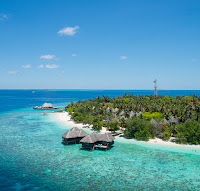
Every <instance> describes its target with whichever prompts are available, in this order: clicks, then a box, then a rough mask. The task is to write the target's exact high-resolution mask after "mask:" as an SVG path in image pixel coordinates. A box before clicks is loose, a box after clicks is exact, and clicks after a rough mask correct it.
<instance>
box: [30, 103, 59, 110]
mask: <svg viewBox="0 0 200 191" xmlns="http://www.w3.org/2000/svg"><path fill="white" fill-rule="evenodd" d="M33 109H58V107H54V106H53V105H52V104H51V103H44V104H43V105H42V106H35V107H34V108H33Z"/></svg>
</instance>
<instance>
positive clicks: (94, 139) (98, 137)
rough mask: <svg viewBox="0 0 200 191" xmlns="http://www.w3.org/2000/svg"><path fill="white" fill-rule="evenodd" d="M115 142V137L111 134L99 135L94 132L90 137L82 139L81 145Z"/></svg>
mask: <svg viewBox="0 0 200 191" xmlns="http://www.w3.org/2000/svg"><path fill="white" fill-rule="evenodd" d="M113 140H114V137H113V136H112V135H111V134H109V133H105V134H98V133H95V132H93V133H92V134H90V135H87V136H86V137H84V138H83V139H81V141H80V142H81V143H95V142H97V141H105V142H112V141H113Z"/></svg>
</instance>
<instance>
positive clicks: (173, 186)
mask: <svg viewBox="0 0 200 191" xmlns="http://www.w3.org/2000/svg"><path fill="white" fill-rule="evenodd" d="M52 92H53V91H52ZM52 92H51V91H50V92H48V91H46V92H42V93H41V92H40V94H42V96H37V95H32V94H31V91H30V92H26V93H27V94H28V93H30V95H31V96H26V98H25V99H21V98H20V100H21V101H19V99H18V97H19V95H18V93H19V92H17V96H16V95H15V92H12V95H11V96H13V99H14V97H15V101H17V102H18V103H17V104H16V105H17V106H16V105H15V103H12V104H13V107H12V110H11V109H4V110H3V109H1V113H0V135H1V136H0V190H1V191H4V190H5V191H7V190H200V165H199V164H200V150H199V149H194V148H188V147H177V148H176V147H169V146H156V145H151V144H146V143H143V142H130V141H121V140H115V144H114V147H113V148H112V149H110V150H108V151H100V150H95V151H93V152H90V151H84V150H81V149H80V148H81V145H68V146H64V145H62V144H61V141H62V140H61V136H62V134H63V133H65V132H66V130H68V129H69V128H70V127H67V126H64V124H61V123H59V122H56V121H52V116H51V115H54V114H50V113H48V115H45V116H43V115H41V114H40V113H41V111H34V110H32V108H31V107H32V106H34V105H39V104H41V103H43V102H44V101H46V99H47V98H46V99H45V96H46V97H49V98H48V99H47V101H51V102H52V103H55V105H56V106H60V107H63V106H65V105H66V104H67V103H69V102H70V101H77V100H79V99H87V98H92V97H95V96H96V95H98V94H100V92H98V91H96V92H93V94H92V95H91V92H87V95H86V94H85V91H84V92H83V93H82V92H81V91H80V92H78V93H76V92H75V93H74V96H73V92H70V93H71V95H70V96H69V94H67V93H66V92H65V93H63V92H62V91H61V93H59V91H58V92H57V91H56V94H55V92H53V93H52ZM0 93H1V91H0ZM9 93H10V92H9ZM9 93H8V94H9ZM36 93H37V92H36ZM36 93H35V94H36ZM103 93H105V92H103ZM111 93H113V92H111ZM151 93H152V92H151ZM198 93H199V92H198ZM5 94H6V93H5V92H4V95H3V96H2V97H1V95H2V94H0V98H1V101H0V102H2V104H4V105H2V104H1V107H2V108H3V106H4V107H6V103H7V102H8V99H10V98H7V99H6V98H5V97H6V96H5ZM22 94H23V93H22ZM43 94H44V95H43ZM51 94H53V95H54V94H55V95H54V96H52V95H51ZM113 94H114V95H113ZM113 94H112V95H111V96H117V95H123V94H124V92H121V94H120V92H117V94H116V92H114V93H113ZM83 95H84V96H83ZM9 96H10V95H9ZM32 96H35V97H32ZM3 99H6V100H7V102H6V101H4V102H3ZM27 99H28V100H29V101H28V100H27ZM36 100H38V101H36ZM56 100H57V101H56ZM34 102H36V103H34ZM20 103H21V105H20ZM9 104H10V103H9ZM18 105H20V107H19V106H18ZM30 106H31V107H30Z"/></svg>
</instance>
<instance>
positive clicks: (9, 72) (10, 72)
mask: <svg viewBox="0 0 200 191" xmlns="http://www.w3.org/2000/svg"><path fill="white" fill-rule="evenodd" d="M8 74H17V71H8Z"/></svg>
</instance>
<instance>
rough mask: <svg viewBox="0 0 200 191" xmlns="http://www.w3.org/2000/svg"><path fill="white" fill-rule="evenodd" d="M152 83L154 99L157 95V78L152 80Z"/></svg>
mask: <svg viewBox="0 0 200 191" xmlns="http://www.w3.org/2000/svg"><path fill="white" fill-rule="evenodd" d="M153 83H154V96H155V99H156V98H157V95H158V86H157V80H156V79H155V80H154V81H153Z"/></svg>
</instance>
